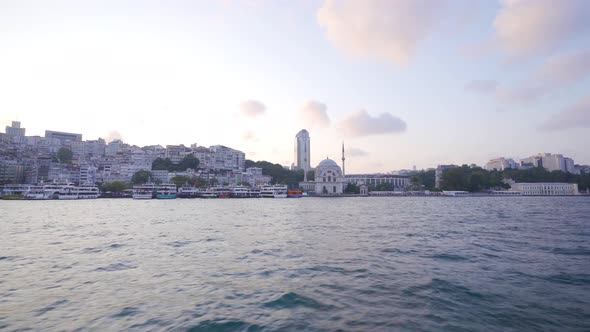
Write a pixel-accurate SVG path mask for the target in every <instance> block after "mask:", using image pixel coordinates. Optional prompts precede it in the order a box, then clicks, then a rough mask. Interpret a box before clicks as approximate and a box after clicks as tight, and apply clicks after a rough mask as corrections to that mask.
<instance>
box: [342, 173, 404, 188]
mask: <svg viewBox="0 0 590 332" xmlns="http://www.w3.org/2000/svg"><path fill="white" fill-rule="evenodd" d="M345 181H346V183H352V184H355V185H357V186H362V185H367V186H378V185H383V184H389V185H391V186H392V187H393V188H394V189H395V190H396V191H399V190H405V189H406V188H407V187H408V186H409V185H410V178H409V177H408V176H403V175H390V174H350V175H346V179H345Z"/></svg>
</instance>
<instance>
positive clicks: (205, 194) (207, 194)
mask: <svg viewBox="0 0 590 332" xmlns="http://www.w3.org/2000/svg"><path fill="white" fill-rule="evenodd" d="M197 197H200V198H217V193H216V192H214V191H213V190H199V193H198V194H197Z"/></svg>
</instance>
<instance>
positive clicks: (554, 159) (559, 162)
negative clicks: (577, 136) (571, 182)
mask: <svg viewBox="0 0 590 332" xmlns="http://www.w3.org/2000/svg"><path fill="white" fill-rule="evenodd" d="M520 163H521V165H532V166H533V167H544V168H545V169H546V170H548V171H549V172H552V171H562V172H569V173H575V172H576V170H575V168H574V161H573V159H571V158H567V157H564V156H563V155H561V154H551V153H539V154H536V155H534V156H530V157H528V158H525V159H522V160H521V162H520Z"/></svg>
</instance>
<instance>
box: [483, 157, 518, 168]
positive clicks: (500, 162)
mask: <svg viewBox="0 0 590 332" xmlns="http://www.w3.org/2000/svg"><path fill="white" fill-rule="evenodd" d="M507 168H511V169H517V168H518V164H517V163H516V162H515V161H514V160H513V159H510V158H504V157H500V158H496V159H492V160H490V161H488V162H487V164H486V167H485V169H487V170H488V171H504V170H505V169H507Z"/></svg>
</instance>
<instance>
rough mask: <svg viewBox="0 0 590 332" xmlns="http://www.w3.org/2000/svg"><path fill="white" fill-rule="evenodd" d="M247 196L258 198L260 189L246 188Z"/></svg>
mask: <svg viewBox="0 0 590 332" xmlns="http://www.w3.org/2000/svg"><path fill="white" fill-rule="evenodd" d="M248 197H250V198H260V189H258V188H250V189H248Z"/></svg>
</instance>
